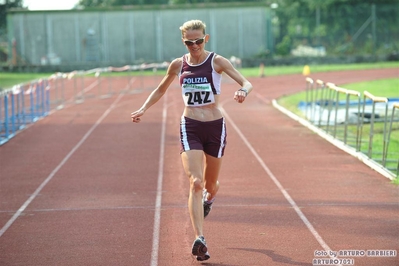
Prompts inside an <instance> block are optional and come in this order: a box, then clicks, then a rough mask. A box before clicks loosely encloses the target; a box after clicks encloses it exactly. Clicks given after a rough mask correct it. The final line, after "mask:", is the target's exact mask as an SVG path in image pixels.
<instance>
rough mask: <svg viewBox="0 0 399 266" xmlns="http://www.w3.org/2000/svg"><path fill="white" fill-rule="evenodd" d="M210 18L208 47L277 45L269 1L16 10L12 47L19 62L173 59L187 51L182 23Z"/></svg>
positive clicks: (232, 49)
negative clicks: (232, 4) (174, 6)
mask: <svg viewBox="0 0 399 266" xmlns="http://www.w3.org/2000/svg"><path fill="white" fill-rule="evenodd" d="M190 19H200V20H203V21H204V22H205V23H206V24H207V33H208V34H210V36H211V37H210V40H209V42H208V44H207V49H208V50H213V51H216V52H217V53H219V54H221V55H223V56H225V57H227V58H230V57H231V56H236V57H240V58H242V57H251V56H254V55H255V54H256V53H258V52H259V51H261V50H265V49H271V47H270V46H271V45H272V39H271V38H272V35H271V31H270V30H269V29H270V25H271V22H270V10H269V8H267V7H266V6H259V5H258V6H251V5H249V6H245V5H244V6H240V7H223V8H220V7H214V8H209V7H208V8H206V7H202V8H201V7H198V8H195V9H188V10H183V9H172V8H166V9H153V10H151V9H149V10H137V9H127V10H123V9H121V10H115V11H110V10H103V11H100V10H92V11H85V10H73V11H56V12H54V11H53V12H51V11H46V12H44V11H36V12H35V11H34V12H32V11H30V12H27V11H15V12H11V13H9V14H8V34H9V50H10V51H11V50H12V49H14V50H15V54H16V55H17V58H16V59H14V60H15V61H17V62H15V64H17V65H19V64H27V65H42V66H43V65H59V66H65V65H67V66H70V70H68V71H71V70H73V69H82V66H88V67H89V68H84V67H83V68H84V69H90V68H93V67H98V66H108V65H114V66H118V65H126V64H138V63H142V62H163V61H170V60H172V59H174V58H176V57H179V56H181V55H182V54H183V53H185V52H186V48H185V47H184V45H183V43H182V41H181V33H180V30H179V27H180V26H181V25H182V24H183V23H184V22H185V21H187V20H190Z"/></svg>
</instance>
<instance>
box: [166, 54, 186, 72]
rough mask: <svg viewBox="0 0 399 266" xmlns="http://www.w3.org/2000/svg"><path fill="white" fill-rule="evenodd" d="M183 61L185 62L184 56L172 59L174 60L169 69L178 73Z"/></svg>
mask: <svg viewBox="0 0 399 266" xmlns="http://www.w3.org/2000/svg"><path fill="white" fill-rule="evenodd" d="M182 63H183V59H182V57H179V58H175V59H174V60H172V62H170V65H169V70H170V71H172V72H175V73H178V72H179V71H180V69H181V66H182Z"/></svg>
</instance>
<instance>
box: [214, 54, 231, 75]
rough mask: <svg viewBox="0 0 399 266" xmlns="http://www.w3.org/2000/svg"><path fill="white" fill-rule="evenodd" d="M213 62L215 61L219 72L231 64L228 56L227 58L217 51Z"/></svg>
mask: <svg viewBox="0 0 399 266" xmlns="http://www.w3.org/2000/svg"><path fill="white" fill-rule="evenodd" d="M213 63H214V67H215V70H216V71H217V72H221V71H224V70H225V69H226V68H227V67H228V66H229V64H230V61H229V60H228V59H227V58H225V57H224V56H221V55H219V54H216V53H215V55H214V57H213Z"/></svg>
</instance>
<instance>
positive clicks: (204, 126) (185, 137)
mask: <svg viewBox="0 0 399 266" xmlns="http://www.w3.org/2000/svg"><path fill="white" fill-rule="evenodd" d="M226 136H227V133H226V123H225V120H224V118H220V119H218V120H214V121H206V122H202V121H198V120H194V119H191V118H188V117H185V116H182V118H181V120H180V143H181V150H180V152H181V153H182V152H185V151H189V150H202V151H204V152H205V153H206V154H209V155H211V156H213V157H216V158H220V157H222V156H223V154H224V148H225V147H226Z"/></svg>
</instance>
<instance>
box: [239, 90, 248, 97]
mask: <svg viewBox="0 0 399 266" xmlns="http://www.w3.org/2000/svg"><path fill="white" fill-rule="evenodd" d="M238 91H243V92H245V97H247V95H248V90H247V89H244V88H241V89H239V90H238Z"/></svg>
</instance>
